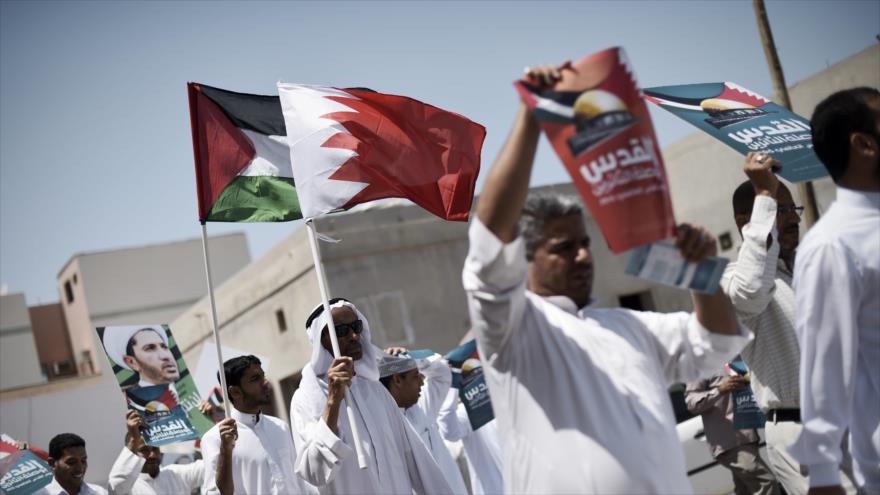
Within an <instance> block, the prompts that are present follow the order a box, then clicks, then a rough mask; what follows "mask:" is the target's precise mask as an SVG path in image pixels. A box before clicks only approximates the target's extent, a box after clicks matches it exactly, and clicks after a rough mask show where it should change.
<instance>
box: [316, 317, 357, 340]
mask: <svg viewBox="0 0 880 495" xmlns="http://www.w3.org/2000/svg"><path fill="white" fill-rule="evenodd" d="M334 326H335V327H336V338H337V339H341V338H343V337H346V336H348V333H349V332H354V333H356V334H358V335H360V334H361V332H363V331H364V322H362V321H361V320H354V321H353V322H351V323H336V324H335V325H334ZM324 331H327V325H324Z"/></svg>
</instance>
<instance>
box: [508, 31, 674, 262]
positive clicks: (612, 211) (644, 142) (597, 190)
mask: <svg viewBox="0 0 880 495" xmlns="http://www.w3.org/2000/svg"><path fill="white" fill-rule="evenodd" d="M514 85H515V86H516V88H517V90H518V91H519V93H520V95H521V96H522V98H523V101H525V103H526V104H527V105H528V106H529V108H530V109H531V110H532V112H533V113H534V115H535V117H536V118H537V119H538V121H539V122H540V125H541V128H542V129H543V130H544V132H545V133H546V134H547V138H548V139H549V140H550V142H551V143H552V144H553V148H554V149H555V150H556V154H557V155H559V158H560V159H561V160H562V163H563V164H565V168H566V169H568V173H569V174H570V175H571V178H572V181H573V182H574V185H575V187H576V188H577V190H578V192H579V193H580V195H581V196H582V197H583V199H584V202H585V203H586V205H587V208H589V210H590V213H591V214H592V215H593V218H595V219H596V223H598V224H599V229H600V230H601V231H602V235H604V236H605V240H606V241H607V242H608V247H609V248H611V251H612V252H614V253H621V252H623V251H626V250H628V249H631V248H634V247H636V246H641V245H643V244H649V243H652V242H654V241H658V240H660V239H665V238H667V237H671V236H672V235H673V233H674V230H675V218H674V216H673V213H672V202H671V201H670V199H669V186H668V185H667V182H666V171H665V169H664V168H663V157H662V156H661V154H660V147H659V145H658V143H657V138H656V136H655V135H654V126H653V125H652V124H651V116H650V115H649V114H648V108H647V106H646V105H645V102H644V100H643V99H642V93H641V90H639V87H638V84H637V83H636V79H635V74H634V73H633V70H632V67H631V66H630V64H629V61H628V60H627V58H626V53H625V52H624V51H623V48H619V47H618V48H609V49H607V50H603V51H601V52H599V53H595V54H593V55H590V56H588V57H586V58H584V59H582V60H580V61H578V62H577V63H575V64H573V65H572V67H571V69H570V70H569V69H565V70H562V79H561V80H560V81H559V82H558V83H557V84H556V85H555V86H554V87H553V88H552V89H538V88H537V87H535V86H533V85H531V84H530V83H529V82H527V81H516V82H515V83H514Z"/></svg>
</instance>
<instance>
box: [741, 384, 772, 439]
mask: <svg viewBox="0 0 880 495" xmlns="http://www.w3.org/2000/svg"><path fill="white" fill-rule="evenodd" d="M766 421H767V418H766V417H764V413H763V412H761V409H759V408H758V404H757V402H755V393H754V392H752V387H748V388H744V389H742V390H737V391H736V392H733V427H734V428H736V429H737V430H750V429H757V428H763V427H764V423H765V422H766Z"/></svg>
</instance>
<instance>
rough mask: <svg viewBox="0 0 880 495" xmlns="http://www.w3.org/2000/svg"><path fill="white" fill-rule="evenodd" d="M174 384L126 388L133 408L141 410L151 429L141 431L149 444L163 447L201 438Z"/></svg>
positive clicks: (140, 412)
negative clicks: (179, 400) (180, 400)
mask: <svg viewBox="0 0 880 495" xmlns="http://www.w3.org/2000/svg"><path fill="white" fill-rule="evenodd" d="M171 387H172V385H171V384H163V385H152V386H149V387H136V388H130V389H127V390H126V391H125V396H126V398H127V399H128V407H129V409H132V410H134V411H137V412H138V414H140V415H141V416H143V418H144V419H145V420H146V422H147V428H146V429H144V430H143V431H142V432H141V434H142V435H143V437H144V441H145V442H146V443H147V445H151V446H153V447H159V446H161V445H166V444H169V443H174V442H183V441H186V440H197V439H198V438H199V437H200V435H199V432H198V431H197V430H196V429H195V428H194V427H193V425H192V423H190V421H189V418H187V415H186V412H184V410H183V408H182V407H181V406H180V403H179V402H178V400H177V397H176V393H175V391H174V390H173V389H172V388H171Z"/></svg>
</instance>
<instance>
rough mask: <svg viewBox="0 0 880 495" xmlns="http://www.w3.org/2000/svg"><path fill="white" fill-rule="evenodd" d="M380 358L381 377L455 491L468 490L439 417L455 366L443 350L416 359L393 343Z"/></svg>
mask: <svg viewBox="0 0 880 495" xmlns="http://www.w3.org/2000/svg"><path fill="white" fill-rule="evenodd" d="M385 352H386V354H384V355H383V356H382V357H380V358H379V381H380V382H382V385H384V386H385V388H386V389H388V392H390V393H391V396H392V397H394V401H395V402H397V405H398V406H399V407H400V409H401V410H402V411H403V415H404V416H406V419H407V420H408V421H409V424H410V425H412V427H413V429H414V430H416V433H418V434H419V436H420V437H422V442H424V443H425V446H426V447H428V451H430V452H431V456H432V457H434V460H435V461H437V465H438V466H440V470H441V471H443V476H445V477H446V481H447V482H448V483H449V487H450V488H452V493H456V494H466V493H467V487H466V486H465V484H464V479H463V478H462V477H461V470H459V468H458V464H456V462H455V459H453V458H452V454H450V453H449V449H448V448H446V443H445V442H444V441H443V437H442V436H440V428H439V426H438V424H437V418H438V415H439V414H440V408H441V407H442V406H443V401H444V399H445V398H446V394H447V393H448V392H449V389H450V387H451V386H452V370H450V369H449V365H448V364H447V363H446V361H444V360H443V357H442V356H440V355H439V354H434V355H433V356H430V357H428V358H426V359H419V360H416V359H413V358H411V357H408V356H407V355H406V349H404V348H402V347H392V348H389V349H386V350H385Z"/></svg>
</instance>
